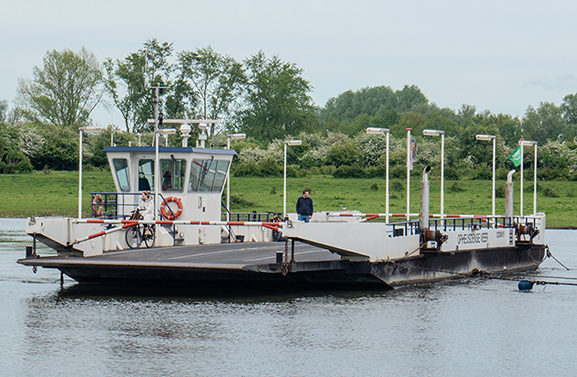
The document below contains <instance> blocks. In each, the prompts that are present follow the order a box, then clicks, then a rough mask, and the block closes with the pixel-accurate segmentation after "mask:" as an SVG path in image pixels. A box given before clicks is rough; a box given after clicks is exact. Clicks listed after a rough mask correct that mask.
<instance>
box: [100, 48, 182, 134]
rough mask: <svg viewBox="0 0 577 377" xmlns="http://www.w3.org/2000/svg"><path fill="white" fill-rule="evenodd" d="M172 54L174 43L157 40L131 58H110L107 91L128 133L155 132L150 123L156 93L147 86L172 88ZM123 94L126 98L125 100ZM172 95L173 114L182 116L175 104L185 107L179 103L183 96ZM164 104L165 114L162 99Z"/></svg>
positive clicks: (130, 56) (168, 114)
mask: <svg viewBox="0 0 577 377" xmlns="http://www.w3.org/2000/svg"><path fill="white" fill-rule="evenodd" d="M172 50H173V48H172V43H168V42H164V43H160V42H158V40H157V39H149V40H147V41H146V42H145V43H144V47H143V48H141V49H139V50H138V51H137V52H135V53H131V54H129V55H128V56H127V57H126V58H124V60H116V61H113V60H112V59H110V58H108V59H107V60H106V61H105V62H104V66H105V68H106V74H107V77H106V88H107V90H108V92H109V93H110V95H111V97H112V100H113V101H114V104H115V105H116V107H117V108H118V110H119V111H120V113H121V114H122V117H123V118H124V125H125V127H126V130H127V131H135V130H136V129H141V130H150V129H151V127H152V126H151V125H149V124H148V123H147V120H148V119H149V118H152V116H153V114H154V104H153V102H152V95H151V93H152V92H151V90H150V89H147V86H156V85H158V84H159V83H163V84H164V85H165V86H170V84H171V82H170V78H171V73H172V71H173V66H172V64H170V63H169V61H168V60H169V57H170V56H171V55H172ZM177 89H179V90H184V91H186V90H188V89H189V88H187V87H186V86H184V87H183V86H182V85H177ZM121 93H123V94H124V95H123V96H121ZM171 94H172V96H173V97H171V98H172V99H171V100H170V101H172V105H173V109H172V110H173V111H179V112H180V110H181V109H180V108H178V107H177V106H175V104H174V100H175V96H176V97H177V98H176V100H177V102H178V103H182V101H178V100H181V99H182V98H178V95H179V94H180V92H179V91H177V90H175V91H173V92H172V93H171ZM169 97H170V95H169ZM160 101H161V102H160V103H159V108H160V111H161V112H162V111H164V101H163V99H162V97H161V98H160ZM167 101H169V100H167ZM166 115H167V116H168V117H170V116H171V115H172V114H170V113H169V112H167V113H166Z"/></svg>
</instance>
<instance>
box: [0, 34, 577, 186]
mask: <svg viewBox="0 0 577 377" xmlns="http://www.w3.org/2000/svg"><path fill="white" fill-rule="evenodd" d="M159 85H161V86H162V87H163V90H162V95H161V96H160V104H159V106H160V111H161V112H162V113H163V116H164V118H165V119H166V118H176V119H182V118H189V119H190V118H196V119H224V120H225V123H224V126H220V127H219V126H218V124H211V125H209V129H208V134H209V142H210V143H211V144H212V145H213V146H223V145H226V134H227V133H230V132H244V133H246V134H247V136H248V137H247V139H245V140H242V141H237V142H235V144H234V148H235V149H236V150H237V152H238V157H237V158H238V161H237V163H235V164H234V165H233V172H234V173H235V174H237V175H259V176H268V175H279V174H281V166H282V164H283V161H282V159H283V154H282V152H283V143H282V141H283V140H287V139H289V138H299V139H301V140H303V143H302V145H300V146H297V147H290V148H289V150H288V153H289V154H288V162H289V165H290V166H289V175H303V174H333V175H335V176H339V177H371V176H382V175H383V174H384V158H383V156H384V154H385V144H384V138H383V137H380V136H375V135H366V133H365V129H366V128H367V127H380V128H388V129H390V135H391V151H390V152H391V158H390V162H391V175H392V176H393V177H402V176H403V174H406V171H405V159H406V151H405V148H406V146H405V142H406V129H407V128H411V129H412V135H413V137H414V138H415V140H416V141H417V144H418V148H419V152H418V159H417V167H420V166H421V165H423V166H424V165H432V166H433V167H435V166H438V165H440V141H439V140H438V138H432V137H425V136H423V135H422V131H423V130H424V129H438V130H444V131H445V137H446V139H445V156H446V159H445V169H446V177H447V178H448V179H451V178H452V179H459V178H462V177H469V178H479V179H486V178H490V175H491V171H490V164H491V157H492V152H491V145H490V143H486V142H479V141H476V139H475V135H476V134H480V133H482V134H492V135H496V136H497V166H498V175H499V176H500V177H504V175H505V174H506V172H507V171H508V170H509V169H511V168H512V163H511V162H510V161H508V160H507V156H508V155H509V154H510V153H511V152H512V151H513V150H514V148H515V147H516V146H517V145H518V141H519V139H521V138H524V139H526V140H535V141H537V142H538V143H539V155H538V158H539V165H540V175H541V178H543V179H577V156H576V155H575V154H576V153H575V150H576V149H577V144H576V143H577V138H576V137H577V94H568V95H567V96H565V98H563V100H562V102H561V104H560V106H557V105H555V104H554V103H550V102H541V103H540V104H539V105H538V106H537V107H532V106H529V107H528V108H527V111H526V113H525V114H524V115H523V116H522V117H514V116H512V115H509V114H502V113H499V114H494V113H491V112H490V111H488V110H486V111H483V112H479V111H477V109H476V108H475V107H474V106H472V105H467V104H464V105H462V106H461V108H460V109H458V110H452V109H449V108H440V107H438V106H437V105H436V104H435V103H434V102H430V101H429V99H428V98H427V97H426V95H425V94H424V93H423V92H422V91H421V90H420V89H419V88H418V87H417V86H415V85H407V86H405V87H404V88H402V89H399V90H394V89H392V88H391V87H389V86H385V85H383V86H377V87H367V88H361V89H359V90H357V91H352V90H349V91H346V92H344V93H341V94H339V95H338V96H336V97H333V98H330V99H329V100H328V101H327V103H326V104H325V105H324V106H317V105H315V104H314V102H313V100H312V98H311V96H310V93H311V92H312V90H313V87H312V85H311V83H310V82H309V81H308V80H306V79H305V78H304V75H303V70H302V69H301V68H299V67H298V66H297V65H296V64H295V63H291V62H284V61H282V60H281V59H280V58H279V57H278V56H270V57H269V56H266V54H265V53H264V52H262V51H259V52H257V53H256V54H254V55H252V56H250V57H247V58H246V59H244V60H243V61H241V62H239V61H236V60H235V59H234V58H232V57H231V56H229V55H226V54H220V53H218V52H216V51H214V49H213V48H212V47H210V46H208V47H202V48H197V49H195V50H194V51H180V52H175V51H174V47H173V45H172V44H171V43H168V42H163V43H161V42H159V41H158V40H156V39H151V40H147V41H146V42H145V43H144V44H143V46H142V48H140V49H138V51H136V52H133V53H130V54H128V55H127V56H126V57H125V58H123V59H111V58H107V59H105V60H104V62H102V63H100V62H99V61H98V60H97V59H96V57H95V56H94V54H92V53H91V52H90V51H88V50H86V49H82V50H80V51H79V52H73V51H71V50H63V51H57V50H52V51H48V52H47V53H46V55H45V57H44V61H43V66H42V67H34V68H33V70H32V77H31V78H30V79H20V80H19V85H18V92H17V96H16V100H15V104H16V106H15V107H13V108H10V107H9V106H8V101H6V100H4V101H0V172H1V173H13V172H20V171H23V172H25V171H31V170H32V169H36V170H41V169H44V170H47V169H56V170H73V169H77V164H78V129H79V127H82V126H87V125H91V124H92V123H93V120H92V119H91V114H92V113H93V111H94V109H95V108H96V106H109V107H114V108H116V109H118V111H120V113H121V114H122V117H123V124H122V125H108V127H107V128H106V129H105V130H104V132H102V133H101V134H99V135H96V136H90V135H87V136H86V138H85V142H86V146H85V148H84V149H85V151H86V155H85V156H84V161H86V163H87V164H89V165H91V166H94V167H104V166H106V163H107V161H106V157H105V156H104V153H103V152H102V149H103V148H104V147H105V146H106V145H109V144H110V141H111V139H114V143H115V144H116V145H127V144H128V143H129V142H130V143H132V145H136V143H138V142H139V140H140V142H141V143H142V144H143V145H145V144H150V143H151V140H152V136H151V131H152V129H151V125H150V124H149V123H148V119H150V118H152V114H153V103H152V95H151V93H152V92H151V90H150V87H152V86H159ZM165 127H171V126H170V125H167V126H165ZM193 132H198V131H197V130H194V131H193ZM111 134H114V135H113V136H112V135H111ZM196 135H197V134H193V137H195V136H196ZM170 142H171V143H172V144H173V145H178V144H179V140H178V137H176V136H171V139H170ZM531 153H533V152H532V150H529V148H527V150H526V155H527V156H528V157H527V159H526V161H527V162H526V163H527V164H528V166H530V163H531V161H532V157H531ZM418 170H419V169H416V170H414V171H415V172H416V171H418Z"/></svg>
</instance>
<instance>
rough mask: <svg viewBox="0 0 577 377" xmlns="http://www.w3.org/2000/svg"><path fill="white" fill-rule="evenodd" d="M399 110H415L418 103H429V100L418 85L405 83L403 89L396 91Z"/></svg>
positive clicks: (402, 111)
mask: <svg viewBox="0 0 577 377" xmlns="http://www.w3.org/2000/svg"><path fill="white" fill-rule="evenodd" d="M396 95H397V106H396V108H397V110H398V111H399V112H401V113H404V112H407V111H411V110H413V107H415V106H418V105H427V104H428V103H429V100H428V99H427V97H426V96H425V95H424V94H423V92H422V91H421V89H419V87H418V86H416V85H405V87H404V88H403V89H402V90H397V91H396Z"/></svg>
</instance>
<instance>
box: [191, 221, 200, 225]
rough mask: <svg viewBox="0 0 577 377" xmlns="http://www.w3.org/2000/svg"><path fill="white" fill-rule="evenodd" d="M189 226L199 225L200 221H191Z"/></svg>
mask: <svg viewBox="0 0 577 377" xmlns="http://www.w3.org/2000/svg"><path fill="white" fill-rule="evenodd" d="M190 224H192V225H200V221H191V222H190Z"/></svg>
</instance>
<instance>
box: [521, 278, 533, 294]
mask: <svg viewBox="0 0 577 377" xmlns="http://www.w3.org/2000/svg"><path fill="white" fill-rule="evenodd" d="M531 289H533V283H532V282H530V281H529V280H527V279H523V280H521V281H520V282H519V290H520V291H530V290H531Z"/></svg>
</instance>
